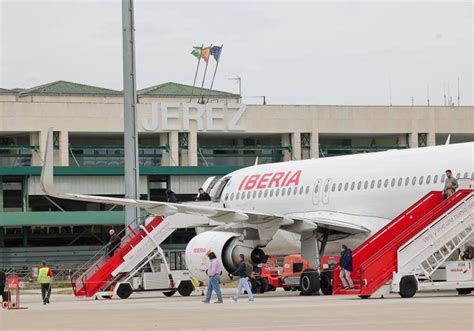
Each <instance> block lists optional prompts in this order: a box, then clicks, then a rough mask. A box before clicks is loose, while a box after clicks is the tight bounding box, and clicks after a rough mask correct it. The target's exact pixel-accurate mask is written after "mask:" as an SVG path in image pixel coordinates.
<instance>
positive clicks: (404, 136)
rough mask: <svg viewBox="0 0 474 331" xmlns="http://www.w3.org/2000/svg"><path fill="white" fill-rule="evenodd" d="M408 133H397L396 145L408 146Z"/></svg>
mask: <svg viewBox="0 0 474 331" xmlns="http://www.w3.org/2000/svg"><path fill="white" fill-rule="evenodd" d="M407 136H408V135H407V134H406V133H403V134H399V135H398V147H405V146H408V139H407V138H408V137H407Z"/></svg>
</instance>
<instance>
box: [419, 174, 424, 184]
mask: <svg viewBox="0 0 474 331" xmlns="http://www.w3.org/2000/svg"><path fill="white" fill-rule="evenodd" d="M418 184H420V185H423V176H421V177H420V180H419V181H418Z"/></svg>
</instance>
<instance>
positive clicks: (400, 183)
mask: <svg viewBox="0 0 474 331" xmlns="http://www.w3.org/2000/svg"><path fill="white" fill-rule="evenodd" d="M402 183H403V178H398V186H402Z"/></svg>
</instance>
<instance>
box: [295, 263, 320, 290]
mask: <svg viewBox="0 0 474 331" xmlns="http://www.w3.org/2000/svg"><path fill="white" fill-rule="evenodd" d="M320 287H321V286H320V280H319V272H317V271H316V270H312V269H308V270H305V271H303V273H302V274H301V278H300V288H301V293H302V294H303V295H311V294H315V293H317V292H319V289H320Z"/></svg>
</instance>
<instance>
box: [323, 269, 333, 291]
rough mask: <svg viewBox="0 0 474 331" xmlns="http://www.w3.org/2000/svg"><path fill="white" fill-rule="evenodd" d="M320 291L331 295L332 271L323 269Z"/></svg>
mask: <svg viewBox="0 0 474 331" xmlns="http://www.w3.org/2000/svg"><path fill="white" fill-rule="evenodd" d="M321 292H323V294H324V295H332V271H323V273H322V274H321Z"/></svg>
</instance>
